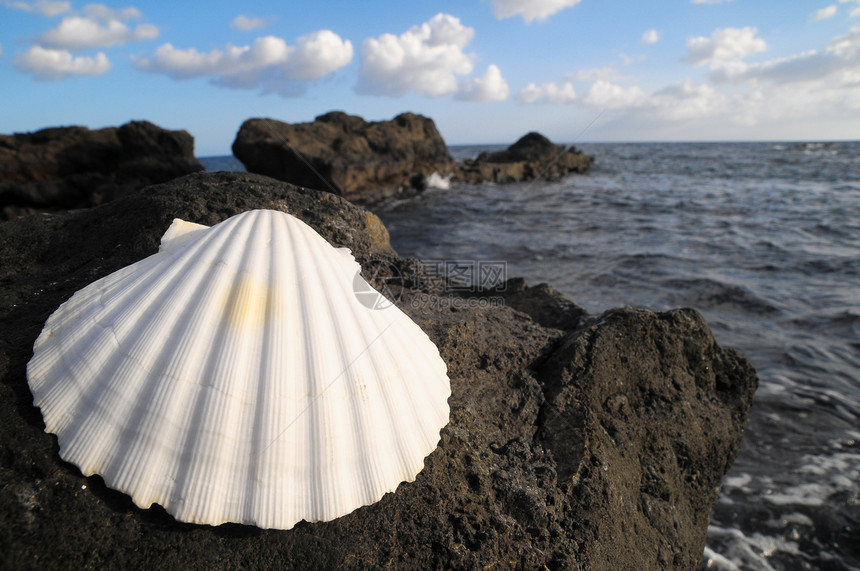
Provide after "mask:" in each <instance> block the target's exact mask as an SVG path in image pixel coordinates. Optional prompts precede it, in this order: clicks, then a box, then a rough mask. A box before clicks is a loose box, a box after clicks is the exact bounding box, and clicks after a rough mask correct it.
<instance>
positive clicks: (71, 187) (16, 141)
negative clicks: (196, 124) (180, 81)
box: [0, 121, 203, 220]
mask: <svg viewBox="0 0 860 571" xmlns="http://www.w3.org/2000/svg"><path fill="white" fill-rule="evenodd" d="M201 170H203V165H201V164H200V161H198V160H197V159H196V158H195V157H194V139H193V138H192V137H191V135H190V134H188V132H186V131H168V130H166V129H162V128H161V127H159V126H157V125H154V124H152V123H150V122H148V121H131V122H129V123H126V124H125V125H122V126H120V127H107V128H104V129H97V130H90V129H88V128H86V127H52V128H48V129H42V130H40V131H36V132H33V133H17V134H14V135H0V220H2V219H9V218H14V217H16V216H19V215H22V214H30V213H33V212H37V211H44V210H55V211H56V210H67V209H71V208H83V207H88V206H94V205H97V204H102V203H104V202H108V201H110V200H113V199H114V198H117V197H119V196H123V195H125V194H128V193H129V192H133V191H137V190H140V189H141V188H143V187H145V186H149V185H151V184H155V183H160V182H166V181H168V180H170V179H173V178H176V177H178V176H182V175H186V174H189V173H193V172H197V171H201Z"/></svg>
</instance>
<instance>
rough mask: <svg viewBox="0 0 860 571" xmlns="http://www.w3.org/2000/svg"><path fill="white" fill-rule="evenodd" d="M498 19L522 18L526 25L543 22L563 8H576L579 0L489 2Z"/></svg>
mask: <svg viewBox="0 0 860 571" xmlns="http://www.w3.org/2000/svg"><path fill="white" fill-rule="evenodd" d="M490 1H491V2H492V4H493V13H494V14H495V15H496V18H498V19H500V20H501V19H504V18H510V17H512V16H522V18H523V20H525V21H526V23H528V22H531V21H532V20H545V19H547V18H549V17H550V16H552V15H553V14H555V13H556V12H560V11H561V10H564V9H565V8H569V7H571V6H576V5H577V4H579V2H580V1H581V0H490Z"/></svg>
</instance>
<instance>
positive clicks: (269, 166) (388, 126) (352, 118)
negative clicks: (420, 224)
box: [233, 111, 454, 202]
mask: <svg viewBox="0 0 860 571" xmlns="http://www.w3.org/2000/svg"><path fill="white" fill-rule="evenodd" d="M233 154H234V155H235V156H236V158H238V159H239V160H240V161H242V163H243V164H244V165H245V168H246V169H248V171H250V172H254V173H259V174H264V175H267V176H271V177H274V178H277V179H278V180H283V181H286V182H290V183H292V184H297V185H300V186H304V187H308V188H315V189H320V190H325V191H328V192H332V193H334V194H338V195H341V196H343V197H345V198H347V199H349V200H352V201H354V202H371V201H375V200H379V199H380V198H384V197H386V196H391V195H393V194H396V193H398V192H400V191H402V190H404V189H408V188H413V187H420V186H421V185H422V184H423V181H424V178H425V177H428V176H430V175H431V174H432V173H434V172H440V173H446V172H448V171H450V170H451V169H452V168H453V166H454V162H453V160H452V159H451V155H450V154H449V152H448V147H447V146H445V141H444V140H443V139H442V136H441V135H440V134H439V131H438V130H437V129H436V125H435V123H434V122H433V120H432V119H429V118H427V117H424V116H422V115H416V114H414V113H403V114H401V115H398V116H397V117H395V118H394V119H392V120H391V121H365V120H364V119H362V118H361V117H358V116H356V115H347V114H346V113H343V112H341V111H332V112H330V113H326V114H325V115H320V116H319V117H317V118H316V119H315V120H314V121H313V122H310V123H292V124H291V123H284V122H281V121H276V120H274V119H264V118H258V119H248V120H247V121H245V122H244V123H243V124H242V126H241V128H240V129H239V132H238V134H237V135H236V140H235V141H234V142H233Z"/></svg>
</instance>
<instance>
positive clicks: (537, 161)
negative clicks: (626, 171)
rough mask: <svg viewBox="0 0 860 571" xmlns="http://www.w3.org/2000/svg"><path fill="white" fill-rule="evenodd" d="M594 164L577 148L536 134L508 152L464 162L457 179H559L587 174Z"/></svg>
mask: <svg viewBox="0 0 860 571" xmlns="http://www.w3.org/2000/svg"><path fill="white" fill-rule="evenodd" d="M593 162H594V157H590V156H588V155H586V154H584V153H582V152H581V151H579V150H577V149H576V148H575V147H572V146H571V147H565V146H564V145H555V144H553V143H552V142H550V140H549V139H547V138H546V137H544V136H543V135H541V134H540V133H534V132H532V133H528V134H527V135H524V136H523V137H521V138H520V139H519V140H518V141H517V142H516V143H514V144H513V145H511V146H510V147H508V148H507V149H505V150H504V151H498V152H495V153H489V152H485V153H481V154H480V155H478V157H477V158H476V159H471V160H466V161H464V162H463V164H462V165H461V166H460V169H459V170H458V171H457V174H456V176H455V179H456V180H459V181H461V182H468V183H472V184H477V183H481V182H496V183H506V182H520V181H529V180H556V179H559V178H561V177H563V176H566V175H568V174H571V173H580V174H581V173H584V172H586V171H588V169H589V168H590V167H591V164H592V163H593Z"/></svg>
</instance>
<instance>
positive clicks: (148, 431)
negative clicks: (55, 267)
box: [27, 210, 450, 529]
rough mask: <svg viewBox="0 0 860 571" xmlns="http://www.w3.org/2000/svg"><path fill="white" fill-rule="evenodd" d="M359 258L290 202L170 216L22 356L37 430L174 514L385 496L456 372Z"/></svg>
mask: <svg viewBox="0 0 860 571" xmlns="http://www.w3.org/2000/svg"><path fill="white" fill-rule="evenodd" d="M359 269H360V268H359V265H358V264H357V263H356V262H355V260H354V259H353V258H352V256H351V255H350V254H349V251H348V250H346V249H336V248H333V247H332V246H331V245H330V244H329V243H328V242H326V240H325V239H323V238H322V237H321V236H320V235H319V234H317V233H316V232H315V231H314V230H313V229H311V228H310V227H309V226H307V225H306V224H304V223H303V222H301V221H300V220H298V219H296V218H294V217H292V216H290V215H288V214H284V213H282V212H275V211H268V210H256V211H252V212H245V213H243V214H239V215H237V216H234V217H232V218H230V219H228V220H226V221H224V222H222V223H220V224H217V225H215V226H213V227H211V228H207V227H205V226H200V225H197V224H191V223H188V222H183V221H181V220H175V221H174V223H173V225H172V226H171V227H170V228H169V229H168V230H167V232H166V233H165V235H164V237H163V238H162V245H161V249H160V250H159V252H158V253H157V254H154V255H152V256H150V257H148V258H146V259H144V260H141V261H140V262H137V263H135V264H133V265H131V266H128V267H126V268H123V269H121V270H119V271H117V272H115V273H113V274H111V275H109V276H107V277H105V278H102V279H100V280H98V281H97V282H95V283H93V284H90V285H89V286H87V287H86V288H84V289H82V290H81V291H79V292H77V293H76V294H75V295H74V296H73V297H72V298H71V299H69V300H68V301H67V302H66V303H64V304H63V305H61V306H60V308H59V309H57V311H56V312H54V314H53V315H51V317H50V318H49V319H48V321H47V323H46V324H45V328H44V329H43V331H42V334H41V335H40V336H39V338H38V339H37V340H36V343H35V346H34V353H35V354H34V356H33V358H32V360H31V361H30V363H29V364H28V366H27V377H28V380H29V383H30V388H31V390H32V392H33V395H34V397H35V398H34V403H35V404H36V405H37V406H39V407H41V409H42V415H43V417H44V419H45V426H46V431H47V432H51V433H54V434H56V435H57V438H58V440H59V443H60V455H61V456H62V457H63V458H64V459H65V460H67V461H69V462H72V463H74V464H76V465H77V466H79V467H80V469H81V471H82V472H83V473H84V474H85V475H91V474H100V475H101V476H102V477H103V478H104V480H105V482H106V483H107V485H108V486H109V487H111V488H114V489H117V490H121V491H123V492H126V493H127V494H129V495H130V496H131V497H132V499H133V500H134V502H135V503H136V504H137V505H138V506H141V507H149V506H150V505H151V504H153V503H158V504H160V505H162V506H164V508H165V509H166V510H167V511H168V512H169V513H171V514H173V515H174V516H175V517H176V518H177V519H179V520H181V521H187V522H195V523H205V524H213V525H217V524H220V523H223V522H239V523H246V524H253V525H257V526H260V527H264V528H281V529H288V528H290V527H292V526H293V525H295V523H296V522H298V521H300V520H303V519H304V520H307V521H327V520H331V519H334V518H336V517H339V516H341V515H344V514H347V513H349V512H351V511H353V510H355V509H356V508H358V507H360V506H363V505H367V504H370V503H373V502H375V501H377V500H379V499H380V498H381V497H382V496H383V494H385V493H386V492H389V491H393V490H394V489H395V488H396V487H397V486H398V484H399V483H400V482H403V481H411V480H413V479H414V478H415V476H416V475H417V474H418V472H419V471H420V470H421V469H422V467H423V464H424V458H425V456H427V455H428V454H429V453H430V452H432V451H433V450H434V449H435V448H436V445H437V444H438V442H439V433H440V430H441V428H442V427H443V426H445V424H446V423H447V422H448V403H447V399H448V397H449V396H450V385H449V381H448V377H447V375H446V366H445V363H444V362H443V361H442V359H441V358H440V356H439V352H438V350H437V349H436V346H435V345H434V344H433V343H432V342H431V341H430V339H429V338H428V337H427V335H426V334H425V333H424V332H423V331H422V330H421V329H420V328H419V327H418V326H417V325H416V324H415V323H414V322H413V321H411V320H410V319H409V318H408V317H407V316H406V315H405V314H404V313H402V312H401V311H400V310H399V309H398V308H397V307H395V306H394V305H392V304H390V303H367V298H366V296H367V293H368V291H372V289H371V288H370V286H369V285H368V284H367V282H365V281H364V280H363V279H362V278H361V277H360V276H358V277H356V276H357V273H358V272H359ZM356 293H359V295H358V296H357V295H356ZM376 295H378V294H376ZM362 296H364V297H362ZM380 299H383V298H380Z"/></svg>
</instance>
